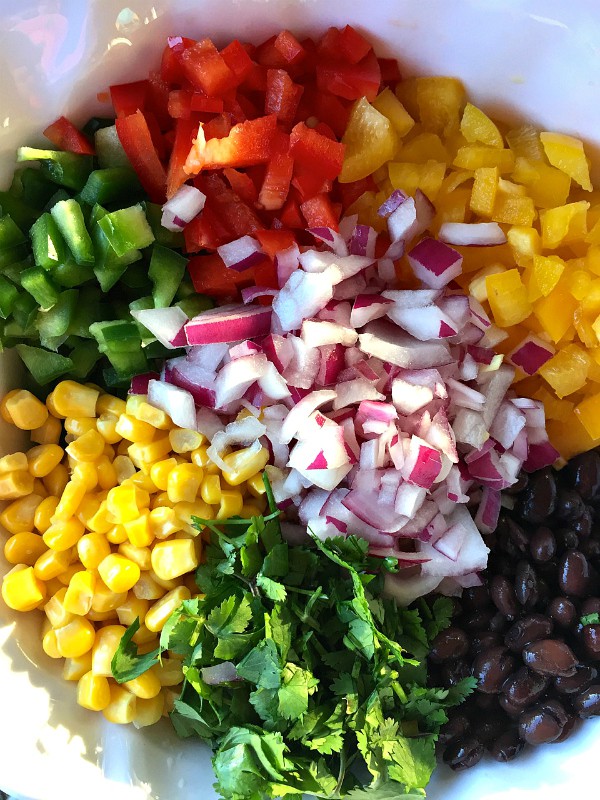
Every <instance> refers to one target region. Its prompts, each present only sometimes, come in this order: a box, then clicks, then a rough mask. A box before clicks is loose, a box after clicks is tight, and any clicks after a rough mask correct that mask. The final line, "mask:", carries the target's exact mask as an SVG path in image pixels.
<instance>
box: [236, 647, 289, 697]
mask: <svg viewBox="0 0 600 800" xmlns="http://www.w3.org/2000/svg"><path fill="white" fill-rule="evenodd" d="M237 671H238V675H239V676H240V678H244V679H245V680H247V681H250V683H254V684H255V685H256V686H262V687H263V688H264V689H278V688H279V687H280V686H281V665H280V661H279V653H278V652H277V647H276V645H275V642H274V641H273V640H272V639H265V640H263V641H262V642H259V644H257V645H256V647H253V648H252V650H250V652H249V653H248V655H247V656H245V658H243V659H242V661H240V663H239V664H238V665H237Z"/></svg>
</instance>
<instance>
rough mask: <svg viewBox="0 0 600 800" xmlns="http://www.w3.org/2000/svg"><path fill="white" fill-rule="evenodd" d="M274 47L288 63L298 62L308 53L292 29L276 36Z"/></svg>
mask: <svg viewBox="0 0 600 800" xmlns="http://www.w3.org/2000/svg"><path fill="white" fill-rule="evenodd" d="M273 47H274V48H275V50H277V52H278V53H279V55H280V56H281V58H282V59H283V61H284V62H285V63H286V64H288V65H295V64H298V63H299V62H300V61H302V59H303V58H304V56H305V55H306V51H305V49H304V48H303V47H302V45H301V44H300V42H299V41H298V39H296V37H295V36H294V34H293V33H290V31H281V33H280V34H278V36H277V37H276V38H275V41H274V42H273Z"/></svg>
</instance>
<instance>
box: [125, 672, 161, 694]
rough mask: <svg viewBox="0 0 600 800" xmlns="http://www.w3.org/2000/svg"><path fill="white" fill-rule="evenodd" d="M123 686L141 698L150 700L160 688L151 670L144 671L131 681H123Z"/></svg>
mask: <svg viewBox="0 0 600 800" xmlns="http://www.w3.org/2000/svg"><path fill="white" fill-rule="evenodd" d="M123 686H124V687H125V688H126V689H127V690H128V691H129V692H131V693H132V694H134V695H135V696H136V697H139V698H141V699H142V700H151V699H152V698H153V697H156V695H157V694H159V693H160V690H161V688H162V687H161V685H160V681H159V680H158V677H157V675H156V674H155V673H154V672H152V670H149V671H148V672H144V673H143V675H140V676H139V677H138V678H134V679H133V680H131V681H125V683H124V684H123Z"/></svg>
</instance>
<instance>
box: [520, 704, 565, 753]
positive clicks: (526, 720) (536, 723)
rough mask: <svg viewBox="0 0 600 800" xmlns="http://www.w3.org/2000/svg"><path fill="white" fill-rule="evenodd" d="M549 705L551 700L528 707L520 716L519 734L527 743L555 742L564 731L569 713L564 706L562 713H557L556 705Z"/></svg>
mask: <svg viewBox="0 0 600 800" xmlns="http://www.w3.org/2000/svg"><path fill="white" fill-rule="evenodd" d="M549 705H550V702H548V703H546V704H544V705H539V706H535V707H534V708H530V709H527V710H526V711H523V713H522V714H521V716H520V717H519V736H520V737H521V739H523V741H525V742H527V744H544V743H545V742H553V741H554V740H555V739H558V737H559V736H560V734H561V733H562V729H563V726H564V725H565V723H566V721H567V715H566V713H565V711H564V709H562V707H560V711H562V714H561V713H557V709H556V707H552V706H551V707H550V708H549V707H548V706H549ZM556 705H558V704H556Z"/></svg>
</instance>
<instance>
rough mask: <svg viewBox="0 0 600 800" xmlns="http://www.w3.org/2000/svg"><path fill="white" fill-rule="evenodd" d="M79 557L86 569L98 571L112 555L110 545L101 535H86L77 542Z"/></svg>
mask: <svg viewBox="0 0 600 800" xmlns="http://www.w3.org/2000/svg"><path fill="white" fill-rule="evenodd" d="M77 555H78V556H79V560H80V561H81V563H82V564H83V566H84V567H85V568H86V569H97V568H98V565H99V564H100V562H101V561H103V560H104V559H105V558H106V556H109V555H110V544H109V543H108V540H107V539H106V536H103V535H102V534H101V533H86V534H84V535H83V536H82V537H81V539H79V541H78V542H77Z"/></svg>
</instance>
